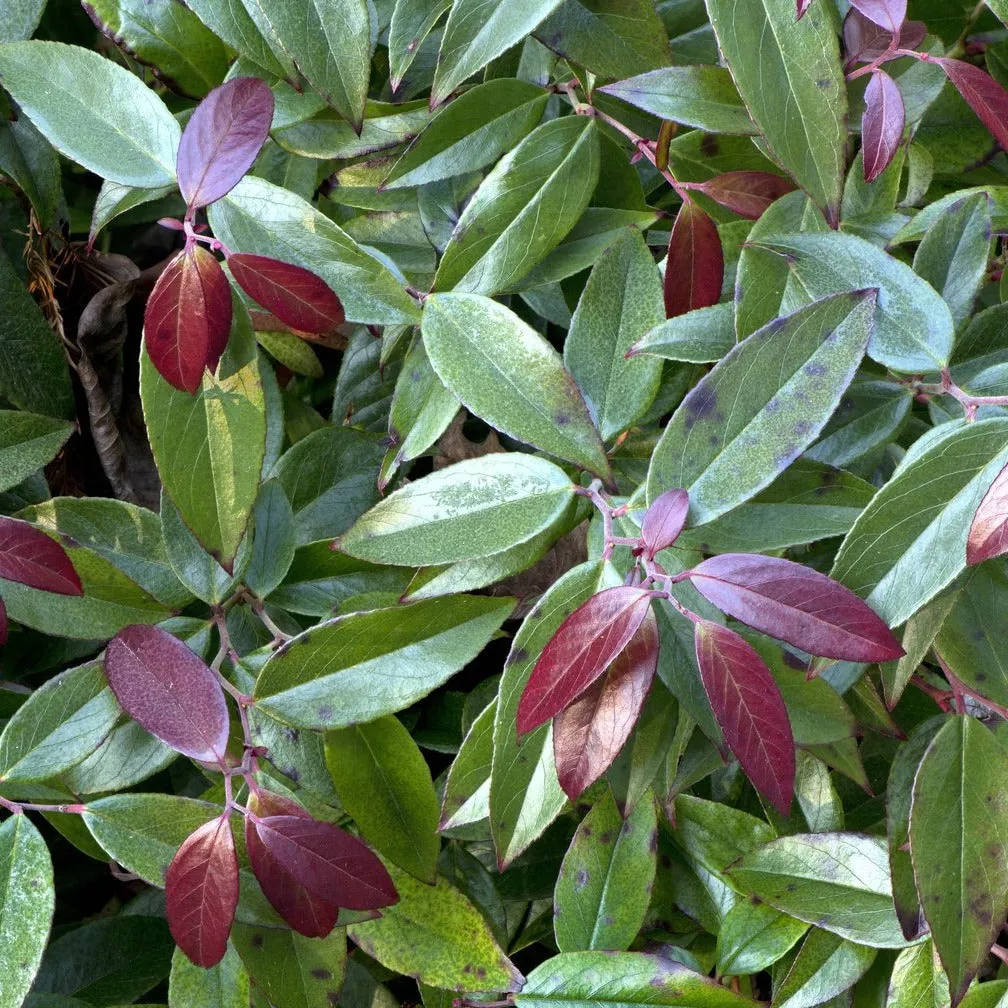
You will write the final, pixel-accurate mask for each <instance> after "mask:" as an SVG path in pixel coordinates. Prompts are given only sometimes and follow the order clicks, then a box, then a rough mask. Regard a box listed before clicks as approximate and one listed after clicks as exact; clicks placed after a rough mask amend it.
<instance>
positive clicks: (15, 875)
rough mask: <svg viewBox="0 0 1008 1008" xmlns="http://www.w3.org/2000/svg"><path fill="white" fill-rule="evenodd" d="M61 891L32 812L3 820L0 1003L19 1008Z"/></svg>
mask: <svg viewBox="0 0 1008 1008" xmlns="http://www.w3.org/2000/svg"><path fill="white" fill-rule="evenodd" d="M55 904H56V894H55V890H54V886H53V870H52V861H51V860H50V859H49V849H48V848H47V847H46V843H45V840H43V839H42V836H41V834H40V833H39V831H38V830H37V829H36V828H35V825H34V824H33V823H32V821H31V820H30V819H29V818H28V817H27V816H26V815H13V816H10V817H9V818H7V819H6V820H5V821H4V822H3V823H2V824H0V971H2V975H3V978H4V979H3V986H2V987H0V1006H2V1008H19V1006H20V1005H21V1004H22V1003H23V1002H24V999H25V997H26V996H27V994H28V991H29V990H30V989H31V986H32V982H33V981H34V979H35V974H36V973H37V972H38V968H39V963H40V962H41V961H42V952H43V951H44V950H45V947H46V942H47V940H48V938H49V926H50V925H51V924H52V917H53V909H54V908H55Z"/></svg>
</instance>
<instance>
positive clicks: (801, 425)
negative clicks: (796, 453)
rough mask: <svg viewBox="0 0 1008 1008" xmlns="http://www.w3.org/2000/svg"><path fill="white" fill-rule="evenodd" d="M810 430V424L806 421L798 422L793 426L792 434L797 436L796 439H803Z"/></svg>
mask: <svg viewBox="0 0 1008 1008" xmlns="http://www.w3.org/2000/svg"><path fill="white" fill-rule="evenodd" d="M810 430H812V424H810V423H809V422H808V420H799V421H798V423H796V424H795V429H794V432H795V434H797V435H798V437H805V435H806V434H808V432H809V431H810Z"/></svg>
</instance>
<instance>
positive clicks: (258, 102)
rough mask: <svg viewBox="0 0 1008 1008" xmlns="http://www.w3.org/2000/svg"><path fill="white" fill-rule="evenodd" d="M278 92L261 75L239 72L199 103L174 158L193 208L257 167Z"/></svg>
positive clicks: (225, 190)
mask: <svg viewBox="0 0 1008 1008" xmlns="http://www.w3.org/2000/svg"><path fill="white" fill-rule="evenodd" d="M272 121H273V92H272V91H270V89H269V87H268V86H267V85H266V84H265V83H264V82H263V81H261V80H259V79H258V78H257V77H235V78H234V79H233V80H229V81H228V82H227V83H226V84H221V86H220V87H217V88H214V89H213V91H211V92H210V93H209V94H208V95H207V96H206V98H204V99H203V101H201V102H200V103H199V105H197V106H196V110H195V111H194V112H193V114H192V116H191V117H190V118H189V122H188V123H186V128H185V129H184V130H183V131H182V141H181V143H180V144H179V149H178V156H177V157H176V159H175V167H176V173H177V174H178V184H179V189H180V190H181V192H182V198H183V199H184V200H185V201H186V205H187V206H188V207H189V209H190V210H194V209H198V208H199V207H203V206H206V205H207V204H208V203H213V201H214V200H219V199H220V198H221V197H222V196H225V195H227V193H229V192H230V191H231V190H232V189H233V188H234V187H235V186H236V185H237V184H238V183H239V182H240V181H241V179H242V176H243V175H244V174H245V173H246V172H247V171H248V170H249V168H251V167H252V162H253V161H255V159H256V157H257V156H258V155H259V151H260V150H261V149H262V145H263V144H264V143H265V142H266V137H267V136H269V130H270V124H271V123H272Z"/></svg>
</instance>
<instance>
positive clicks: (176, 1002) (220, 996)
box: [168, 944, 251, 1008]
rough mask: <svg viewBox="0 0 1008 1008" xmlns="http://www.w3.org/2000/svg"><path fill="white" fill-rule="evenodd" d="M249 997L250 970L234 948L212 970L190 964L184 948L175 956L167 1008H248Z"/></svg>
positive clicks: (177, 950)
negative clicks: (196, 1006)
mask: <svg viewBox="0 0 1008 1008" xmlns="http://www.w3.org/2000/svg"><path fill="white" fill-rule="evenodd" d="M250 996H251V989H250V986H249V975H248V970H247V969H246V968H245V965H244V963H242V961H241V959H240V958H239V956H238V953H237V952H236V951H235V949H234V947H233V946H232V945H230V944H229V945H228V946H227V947H226V948H225V954H224V957H223V959H221V961H220V962H218V963H217V964H216V965H215V966H212V967H210V968H209V969H204V968H203V967H202V966H197V965H195V964H194V963H192V962H190V961H189V960H188V959H187V958H186V956H185V954H184V953H183V951H182V949H181V948H177V949H176V950H175V952H174V953H173V954H172V965H171V973H170V974H169V976H168V1008H189V1006H194V1005H200V1008H247V1005H248V1003H249V998H250Z"/></svg>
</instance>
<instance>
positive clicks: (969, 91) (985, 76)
mask: <svg viewBox="0 0 1008 1008" xmlns="http://www.w3.org/2000/svg"><path fill="white" fill-rule="evenodd" d="M934 62H936V63H939V64H940V65H941V68H942V70H944V71H945V74H946V76H947V77H948V79H949V80H950V81H952V84H953V85H954V86H955V88H956V90H957V91H958V92H959V94H961V95H962V96H963V99H964V100H965V102H966V104H967V105H969V107H970V108H971V109H973V111H974V112H976V114H977V116H978V117H979V119H980V121H981V122H982V123H983V124H984V126H986V127H987V129H989V130H990V131H991V133H992V134H993V135H994V139H995V140H997V142H998V143H999V144H1000V145H1001V147H1002V148H1003V149H1005V150H1008V91H1005V89H1004V88H1003V87H1002V86H1001V85H1000V84H998V82H997V81H996V80H994V78H993V77H991V75H990V74H989V73H987V72H986V71H984V70H981V69H980V67H978V66H974V65H973V64H972V63H964V62H963V61H962V60H955V59H939V60H935V61H934Z"/></svg>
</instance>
